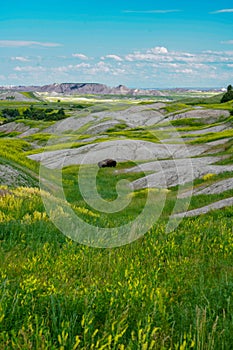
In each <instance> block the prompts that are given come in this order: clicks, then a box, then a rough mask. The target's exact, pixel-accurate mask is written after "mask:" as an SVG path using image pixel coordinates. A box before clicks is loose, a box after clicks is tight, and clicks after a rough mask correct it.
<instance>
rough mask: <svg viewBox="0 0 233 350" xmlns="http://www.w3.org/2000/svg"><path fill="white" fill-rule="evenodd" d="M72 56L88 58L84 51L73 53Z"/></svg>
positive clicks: (82, 58)
mask: <svg viewBox="0 0 233 350" xmlns="http://www.w3.org/2000/svg"><path fill="white" fill-rule="evenodd" d="M72 56H73V57H75V58H79V59H80V60H88V57H87V56H86V55H84V54H83V53H73V54H72Z"/></svg>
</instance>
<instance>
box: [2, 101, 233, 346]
mask: <svg viewBox="0 0 233 350" xmlns="http://www.w3.org/2000/svg"><path fill="white" fill-rule="evenodd" d="M182 107H183V106H181V105H179V106H178V107H177V108H182ZM172 108H173V110H174V111H175V110H176V109H175V107H174V106H173V107H172ZM169 112H170V111H169ZM190 126H192V125H190ZM194 127H195V128H197V127H198V126H197V125H194ZM200 127H202V126H200ZM111 133H116V130H110V131H109V134H111ZM0 141H1V142H2V143H1V147H0V152H1V157H2V158H1V159H2V161H5V162H9V164H11V165H14V166H18V167H20V169H23V168H24V169H25V171H26V172H28V173H30V172H31V173H30V174H31V175H32V173H33V174H36V173H38V166H37V165H36V163H34V162H32V161H29V160H28V159H27V158H26V156H25V154H26V153H24V152H27V151H28V149H29V148H30V143H28V142H26V141H23V140H17V139H15V138H13V139H12V138H11V139H5V138H3V139H2V140H0ZM228 146H229V147H227V148H226V149H225V150H222V149H219V152H221V154H230V152H231V148H232V143H231V142H230V141H229V142H228ZM124 166H126V164H125V165H120V167H124ZM127 166H129V164H127ZM27 169H28V170H27ZM77 172H78V168H77V167H67V168H65V169H64V171H63V185H64V190H65V193H66V196H67V199H68V200H69V202H70V203H71V205H72V206H73V207H74V208H76V209H75V210H76V212H77V214H78V215H80V216H81V217H82V218H83V219H85V220H86V221H87V222H93V223H94V222H95V223H97V222H98V223H99V224H101V225H106V224H107V225H110V226H111V225H113V226H114V225H115V224H116V222H117V221H119V220H122V221H123V220H126V221H127V220H128V219H129V218H130V217H131V218H133V217H134V215H136V214H137V213H139V212H140V210H141V207H142V205H143V201H144V199H145V197H144V196H145V195H143V194H142V195H139V196H137V197H136V198H135V199H134V201H133V202H132V206H131V208H128V209H127V210H126V211H125V213H122V214H121V215H120V216H117V215H110V216H102V217H101V218H100V217H98V215H97V214H98V212H95V211H93V210H91V208H89V207H88V206H86V205H84V202H83V200H82V198H81V195H80V192H79V188H78V183H77ZM89 174H90V176H91V169H90V172H89ZM103 175H104V176H103ZM127 176H129V178H128V179H129V180H133V179H134V178H135V177H136V176H140V174H137V175H136V174H134V175H132V174H131V175H127ZM227 176H229V174H228V175H227V174H226V177H227ZM123 177H124V176H123V175H120V174H119V175H118V176H116V177H114V178H113V176H112V169H101V171H100V172H99V175H98V178H97V182H98V188H99V191H100V193H101V195H102V196H103V197H104V198H105V199H108V200H112V199H114V198H116V191H115V185H116V182H117V181H119V179H122V178H123ZM219 178H224V174H223V175H221V177H220V176H219ZM203 181H204V180H198V181H197V183H196V184H197V185H200V184H201V183H202V182H203ZM4 191H5V194H6V195H5V196H2V197H0V243H1V246H0V264H1V270H0V277H1V282H0V283H1V284H0V288H1V289H0V300H1V304H0V348H6V349H30V348H33V349H67V350H69V349H83V350H84V349H85V350H86V349H93V348H96V349H101V348H102V349H129V350H131V349H132V350H134V349H151V350H153V349H159V350H160V349H193V348H194V349H231V348H232V342H233V337H232V334H233V319H232V314H233V301H232V295H233V270H232V258H233V239H232V216H233V209H232V208H226V209H223V210H219V211H214V212H212V213H209V214H207V215H203V216H200V217H196V218H186V219H184V220H183V221H182V223H181V224H180V226H179V227H178V228H177V229H176V230H175V231H174V232H171V233H166V232H165V227H166V222H167V219H168V216H169V214H170V213H171V211H172V209H173V206H174V203H175V200H176V190H175V189H173V191H171V192H170V193H169V194H168V196H167V201H166V204H165V207H164V211H163V214H162V216H161V218H160V220H159V221H158V222H157V223H156V224H155V225H154V227H153V228H152V229H151V230H150V231H149V232H148V233H147V234H146V235H145V236H144V237H142V238H141V239H139V240H138V241H136V242H134V243H132V244H131V245H126V246H123V247H120V248H114V249H95V248H89V247H86V246H82V245H79V244H78V243H75V242H73V241H71V240H69V239H68V238H66V237H65V236H64V235H63V234H62V233H60V232H59V231H58V230H57V229H56V227H55V226H54V225H53V224H52V223H51V222H50V220H49V218H48V217H47V214H46V213H45V209H44V206H43V203H42V200H41V197H40V194H39V192H38V190H37V189H30V188H27V189H26V188H22V189H8V190H7V189H5V190H4ZM7 191H8V192H7ZM216 198H217V196H216ZM198 200H201V203H202V205H205V204H208V201H209V199H208V196H201V197H200V196H199V197H196V198H193V200H192V202H191V207H196V205H197V201H198ZM80 208H81V209H80ZM83 208H85V209H88V210H84V209H83ZM135 210H136V211H135Z"/></svg>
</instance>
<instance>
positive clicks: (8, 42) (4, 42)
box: [0, 40, 62, 47]
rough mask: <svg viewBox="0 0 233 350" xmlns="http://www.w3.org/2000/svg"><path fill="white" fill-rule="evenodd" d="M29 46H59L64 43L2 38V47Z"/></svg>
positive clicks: (0, 43)
mask: <svg viewBox="0 0 233 350" xmlns="http://www.w3.org/2000/svg"><path fill="white" fill-rule="evenodd" d="M28 46H42V47H57V46H62V45H61V44H58V43H49V42H40V41H25V40H0V47H28Z"/></svg>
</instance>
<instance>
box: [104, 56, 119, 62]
mask: <svg viewBox="0 0 233 350" xmlns="http://www.w3.org/2000/svg"><path fill="white" fill-rule="evenodd" d="M105 58H111V59H113V60H115V61H118V62H121V61H123V59H122V58H121V57H120V56H118V55H106V56H103V57H101V59H103V60H104V59H105Z"/></svg>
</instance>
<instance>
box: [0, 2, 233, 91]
mask: <svg viewBox="0 0 233 350" xmlns="http://www.w3.org/2000/svg"><path fill="white" fill-rule="evenodd" d="M0 62H1V64H0V85H42V84H50V83H61V82H99V83H104V84H107V85H110V86H116V85H119V84H124V85H127V86H129V87H142V88H143V87H151V88H165V87H226V86H227V85H228V84H233V3H232V0H231V1H228V0H222V1H221V2H220V1H218V0H213V1H209V0H208V1H205V0H202V1H200V0H196V1H195V2H192V1H190V2H188V1H187V0H186V1H184V0H180V1H172V0H167V1H166V2H165V1H164V2H161V1H151V0H149V1H146V0H145V1H138V0H134V1H131V0H130V1H123V0H118V1H114V2H110V1H105V0H104V1H94V0H90V1H87V2H85V1H79V0H77V1H75V0H71V1H68V0H67V1H60V0H56V1H55V0H47V1H45V0H41V1H38V2H36V1H31V0H30V1H28V0H23V1H15V0H11V1H4V2H3V3H2V4H1V10H0Z"/></svg>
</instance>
